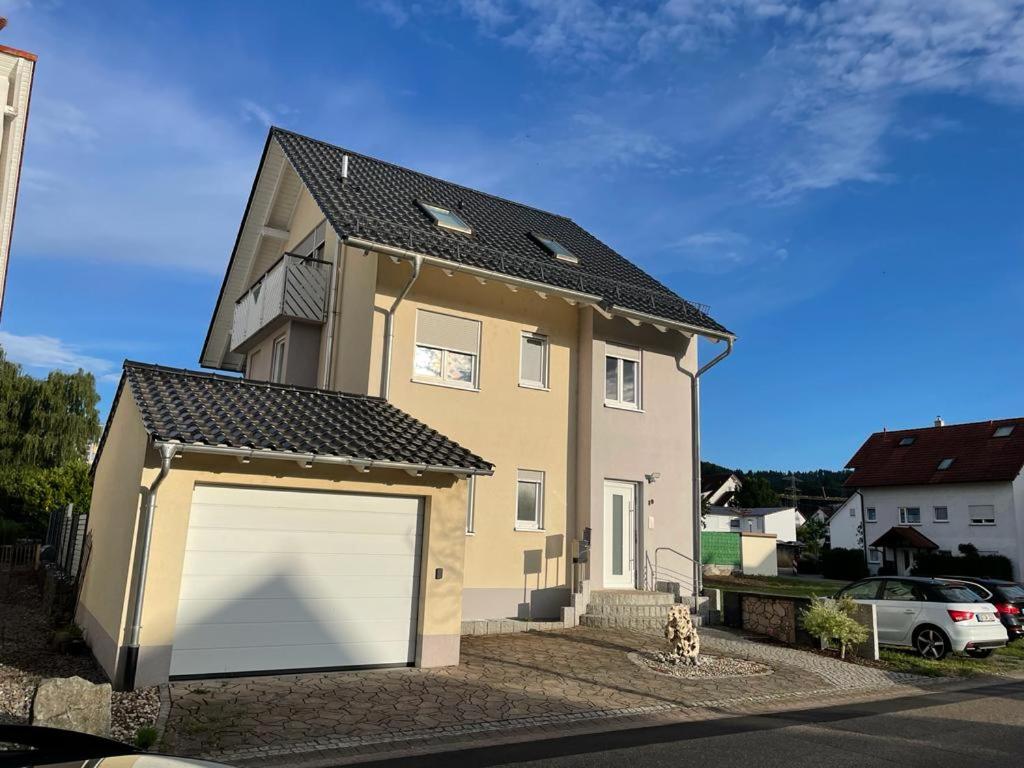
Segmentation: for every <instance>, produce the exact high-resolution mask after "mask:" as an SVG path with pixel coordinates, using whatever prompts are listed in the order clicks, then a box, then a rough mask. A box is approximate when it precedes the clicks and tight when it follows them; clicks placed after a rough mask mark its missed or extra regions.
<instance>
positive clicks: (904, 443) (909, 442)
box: [900, 437, 917, 447]
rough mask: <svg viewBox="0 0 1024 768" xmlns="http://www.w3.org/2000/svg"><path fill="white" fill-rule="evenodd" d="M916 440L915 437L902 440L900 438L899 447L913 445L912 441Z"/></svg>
mask: <svg viewBox="0 0 1024 768" xmlns="http://www.w3.org/2000/svg"><path fill="white" fill-rule="evenodd" d="M916 439H917V438H915V437H904V438H902V439H901V440H900V446H901V447H905V446H908V445H913V444H914V440H916Z"/></svg>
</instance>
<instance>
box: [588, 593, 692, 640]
mask: <svg viewBox="0 0 1024 768" xmlns="http://www.w3.org/2000/svg"><path fill="white" fill-rule="evenodd" d="M675 604H676V600H675V596H674V595H672V594H671V593H669V592H645V591H640V590H613V589H603V590H594V591H592V592H591V593H590V602H589V604H588V605H587V612H586V613H585V614H583V615H582V616H580V624H581V625H583V626H584V627H595V628H599V629H636V630H661V629H663V628H664V627H665V621H666V619H667V617H668V611H669V608H671V607H672V606H673V605H675ZM691 618H692V619H693V621H694V623H695V624H700V617H699V616H697V615H696V614H691Z"/></svg>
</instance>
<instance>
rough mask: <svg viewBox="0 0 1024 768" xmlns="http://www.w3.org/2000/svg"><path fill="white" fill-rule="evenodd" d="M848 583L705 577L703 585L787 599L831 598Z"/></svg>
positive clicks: (764, 577)
mask: <svg viewBox="0 0 1024 768" xmlns="http://www.w3.org/2000/svg"><path fill="white" fill-rule="evenodd" d="M849 583H850V582H848V581H837V580H835V579H798V578H794V577H792V576H741V575H735V576H705V577H704V584H705V586H708V587H715V588H716V589H725V590H730V591H733V592H740V591H747V592H764V593H766V594H771V595H786V596H787V597H812V596H814V597H831V596H832V595H834V594H835V593H836V591H837V590H839V589H841V588H842V587H845V586H846V585H847V584H849Z"/></svg>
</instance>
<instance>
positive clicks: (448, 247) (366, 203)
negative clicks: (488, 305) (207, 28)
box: [271, 128, 729, 334]
mask: <svg viewBox="0 0 1024 768" xmlns="http://www.w3.org/2000/svg"><path fill="white" fill-rule="evenodd" d="M271 135H272V136H273V138H275V139H277V141H278V142H279V143H280V145H281V148H282V149H283V150H284V153H285V156H286V157H287V158H288V161H289V162H290V163H291V165H292V166H293V167H294V168H295V170H296V172H297V173H298V174H299V177H300V178H301V179H302V181H303V183H305V184H306V186H307V187H308V188H309V191H310V193H311V194H312V195H313V198H314V199H315V200H316V202H317V204H318V205H319V206H320V207H321V209H322V210H323V212H324V215H325V216H326V217H327V219H328V221H330V223H331V225H332V226H333V227H334V229H335V230H336V231H337V232H338V234H339V235H341V236H353V237H360V238H363V239H365V240H370V241H373V242H376V243H380V244H382V245H389V246H392V247H397V248H405V249H408V250H412V251H416V252H419V253H424V254H427V255H430V256H436V257H438V258H443V259H447V260H450V261H454V262H459V263H464V264H467V265H469V266H473V267H477V268H480V269H486V270H489V271H492V272H498V273H501V274H506V275H510V276H512V277H518V278H522V279H526V280H533V281H536V282H539V283H543V284H545V285H551V286H554V287H558V288H563V289H568V290H572V291H577V292H581V293H586V294H590V295H594V296H600V297H602V298H604V299H606V300H607V301H608V302H610V303H611V304H613V305H615V306H619V307H622V308H624V309H628V310H632V311H635V312H643V313H646V314H650V315H654V316H656V317H659V318H662V319H665V320H672V321H676V322H680V323H685V324H688V325H691V326H694V327H697V328H700V329H702V330H709V331H714V332H718V333H725V334H727V333H729V331H727V330H726V329H725V328H724V327H723V326H722V325H720V324H719V323H717V322H716V321H715V320H713V319H711V317H709V316H708V315H707V313H706V312H705V311H704V309H703V308H702V307H698V306H697V305H695V304H693V303H691V302H689V301H686V300H685V299H682V298H680V297H679V296H677V295H676V294H675V293H673V292H672V291H671V290H669V289H668V288H666V287H665V286H664V285H662V284H661V283H660V282H658V281H657V280H655V279H654V278H653V277H651V276H650V275H648V274H647V273H646V272H644V271H643V270H642V269H640V268H639V267H637V266H636V265H635V264H633V263H631V262H630V261H628V260H627V259H625V258H623V257H622V256H620V255H619V254H618V253H616V252H615V251H613V250H612V249H611V248H609V247H608V246H607V245H605V244H604V243H602V242H601V241H600V240H598V239H597V238H596V237H594V236H593V235H591V234H590V233H589V232H587V231H586V230H585V229H583V228H582V227H580V226H579V225H578V224H576V223H575V222H573V221H572V220H571V219H567V218H565V217H564V216H557V215H555V214H552V213H548V212H546V211H541V210H538V209H537V208H531V207H529V206H526V205H521V204H520V203H515V202H512V201H509V200H504V199H502V198H500V197H495V196H493V195H488V194H486V193H483V192H478V191H476V190H474V189H469V188H467V187H463V186H460V185H458V184H453V183H451V182H448V181H443V180H441V179H437V178H434V177H431V176H426V175H424V174H422V173H417V172H416V171H412V170H409V169H408V168H402V167H400V166H397V165H392V164H391V163H386V162H384V161H381V160H377V159H375V158H372V157H367V156H365V155H360V154H358V153H355V152H352V151H350V150H347V149H342V148H341V147H336V146H334V145H331V144H326V143H324V142H321V141H317V140H315V139H310V138H307V137H305V136H300V135H298V134H295V133H291V132H289V131H284V130H282V129H280V128H273V129H271ZM345 155H348V157H349V178H348V181H346V182H343V181H342V179H341V164H342V158H343V157H344V156H345ZM418 202H424V203H430V204H433V205H439V206H442V207H445V208H448V209H450V210H452V211H455V212H456V213H458V215H459V216H460V217H461V218H462V219H463V220H465V221H466V222H467V223H468V224H469V225H470V226H471V227H472V229H473V234H472V235H468V236H467V235H465V234H461V233H458V232H450V231H446V230H444V229H441V228H440V227H438V226H437V225H436V224H434V222H433V221H432V220H431V219H430V217H429V216H428V215H427V214H426V213H425V212H424V211H423V210H422V208H420V206H419V205H418V204H417V203H418ZM531 232H532V233H538V234H542V235H544V236H546V237H550V238H552V239H554V240H557V241H558V242H559V243H561V244H562V245H563V246H565V247H566V248H568V249H569V250H570V251H571V252H572V253H573V255H575V256H576V257H577V258H578V259H579V264H575V265H574V264H569V263H566V262H563V261H558V260H556V259H555V258H554V257H553V256H552V255H551V254H550V253H549V252H548V251H547V250H546V249H545V248H544V247H543V246H541V245H540V244H539V243H538V242H537V241H536V240H535V239H534V238H533V237H531V236H530V233H531Z"/></svg>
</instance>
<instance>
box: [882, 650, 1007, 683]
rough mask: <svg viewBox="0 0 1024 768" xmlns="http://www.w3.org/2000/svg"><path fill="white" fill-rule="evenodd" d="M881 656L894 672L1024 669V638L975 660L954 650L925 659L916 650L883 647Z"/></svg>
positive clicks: (975, 672) (943, 673)
mask: <svg viewBox="0 0 1024 768" xmlns="http://www.w3.org/2000/svg"><path fill="white" fill-rule="evenodd" d="M879 656H880V658H881V661H884V662H885V663H886V665H887V666H888V667H889V668H890V669H892V670H893V671H896V672H912V673H913V674H915V675H928V676H929V677H973V676H975V675H1003V674H1020V673H1022V672H1024V645H1022V644H1021V642H1020V641H1018V642H1016V643H1012V644H1010V645H1008V646H1006V647H1005V648H1000V649H999V650H997V651H996V652H995V653H993V654H992V655H991V656H989V657H988V658H987V659H972V658H970V657H969V656H961V655H959V654H955V653H954V654H950V655H949V656H947V657H946V658H944V659H943V660H942V661H932V660H929V659H922V658H921V657H920V656H918V655H917V654H916V653H913V652H912V651H909V650H907V651H903V650H896V649H895V648H882V649H880V651H879Z"/></svg>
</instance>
